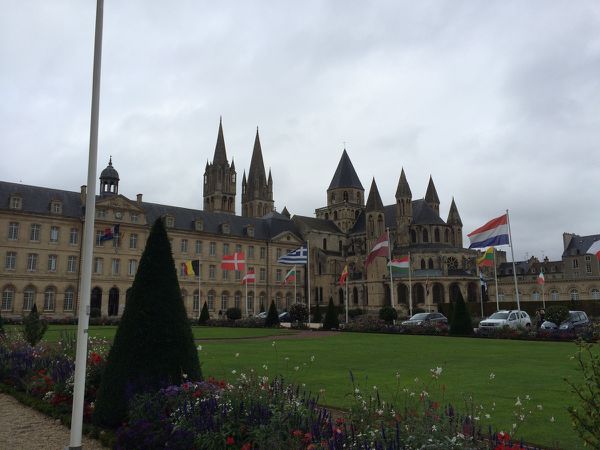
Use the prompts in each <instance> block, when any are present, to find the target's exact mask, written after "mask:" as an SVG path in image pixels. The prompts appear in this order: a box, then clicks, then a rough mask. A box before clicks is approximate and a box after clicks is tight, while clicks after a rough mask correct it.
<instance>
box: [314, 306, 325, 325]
mask: <svg viewBox="0 0 600 450" xmlns="http://www.w3.org/2000/svg"><path fill="white" fill-rule="evenodd" d="M313 311H314V312H313V322H314V323H321V322H323V313H322V312H321V307H320V306H315V307H314V308H313Z"/></svg>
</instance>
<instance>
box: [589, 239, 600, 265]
mask: <svg viewBox="0 0 600 450" xmlns="http://www.w3.org/2000/svg"><path fill="white" fill-rule="evenodd" d="M586 253H591V254H592V255H596V258H598V260H599V261H600V241H596V242H594V243H593V244H592V245H591V246H590V248H588V251H587V252H586Z"/></svg>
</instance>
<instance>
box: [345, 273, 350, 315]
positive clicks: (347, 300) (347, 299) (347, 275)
mask: <svg viewBox="0 0 600 450" xmlns="http://www.w3.org/2000/svg"><path fill="white" fill-rule="evenodd" d="M346 270H348V265H347V264H346ZM349 276H350V273H347V274H346V323H348V302H349V300H350V299H349V298H348V278H349Z"/></svg>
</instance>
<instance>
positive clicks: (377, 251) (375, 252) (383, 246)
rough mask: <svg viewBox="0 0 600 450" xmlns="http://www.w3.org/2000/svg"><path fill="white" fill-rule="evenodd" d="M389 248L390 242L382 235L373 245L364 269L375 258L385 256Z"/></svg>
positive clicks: (385, 234) (384, 234)
mask: <svg viewBox="0 0 600 450" xmlns="http://www.w3.org/2000/svg"><path fill="white" fill-rule="evenodd" d="M389 247H390V242H389V241H388V237H387V233H383V234H382V235H381V237H380V238H379V239H377V242H375V245H374V246H373V248H372V249H371V252H370V253H369V255H368V256H367V260H366V261H365V269H366V268H367V267H368V266H369V264H371V263H372V262H373V261H374V260H375V258H377V257H378V256H387V255H388V249H389Z"/></svg>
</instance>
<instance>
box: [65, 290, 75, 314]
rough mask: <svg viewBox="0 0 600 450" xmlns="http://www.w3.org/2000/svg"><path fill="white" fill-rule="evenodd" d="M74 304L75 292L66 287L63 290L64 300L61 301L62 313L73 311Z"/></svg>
mask: <svg viewBox="0 0 600 450" xmlns="http://www.w3.org/2000/svg"><path fill="white" fill-rule="evenodd" d="M74 304H75V290H74V289H73V288H72V287H68V288H67V289H66V290H65V298H64V301H63V311H73V309H74Z"/></svg>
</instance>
